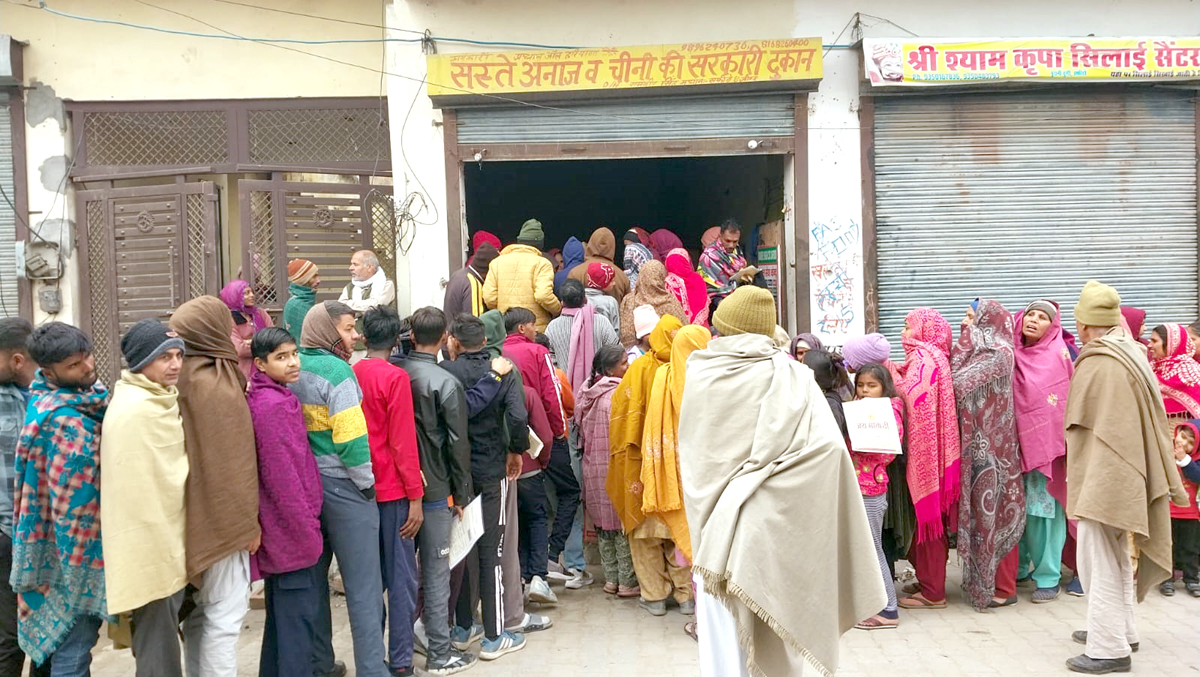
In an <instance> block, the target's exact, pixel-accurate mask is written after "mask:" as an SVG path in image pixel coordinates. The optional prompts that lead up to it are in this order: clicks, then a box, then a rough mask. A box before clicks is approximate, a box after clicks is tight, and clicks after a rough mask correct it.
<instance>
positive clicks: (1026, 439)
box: [1013, 301, 1075, 479]
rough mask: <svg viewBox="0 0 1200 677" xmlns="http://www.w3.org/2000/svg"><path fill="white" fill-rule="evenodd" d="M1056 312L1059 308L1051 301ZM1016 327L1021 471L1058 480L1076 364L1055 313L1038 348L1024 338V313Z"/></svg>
mask: <svg viewBox="0 0 1200 677" xmlns="http://www.w3.org/2000/svg"><path fill="white" fill-rule="evenodd" d="M1050 303H1052V304H1053V305H1054V307H1055V308H1058V307H1059V306H1058V304H1057V303H1054V302H1053V301H1050ZM1028 312H1029V310H1028V309H1027V310H1025V312H1023V313H1021V314H1020V315H1018V316H1017V320H1016V323H1015V324H1014V329H1015V339H1014V342H1013V343H1014V347H1015V348H1016V359H1017V362H1016V369H1015V370H1014V371H1013V404H1014V405H1015V408H1016V413H1017V440H1018V441H1019V442H1020V443H1021V470H1022V472H1026V473H1027V472H1030V471H1032V470H1037V471H1038V472H1040V473H1042V474H1043V475H1045V476H1046V478H1047V479H1053V478H1054V471H1053V469H1052V468H1053V462H1054V460H1055V459H1057V458H1060V457H1062V456H1064V455H1066V453H1067V440H1066V437H1065V434H1064V432H1063V417H1064V416H1065V415H1066V413H1067V392H1068V391H1069V390H1070V388H1071V376H1072V375H1073V374H1074V373H1075V365H1074V364H1073V363H1072V362H1071V352H1070V350H1069V349H1068V348H1067V342H1066V340H1065V339H1064V338H1063V331H1062V318H1061V316H1060V314H1055V316H1054V318H1053V319H1052V320H1051V321H1050V326H1049V327H1048V328H1047V329H1046V333H1045V334H1043V335H1042V338H1040V339H1038V341H1037V343H1027V342H1026V341H1025V337H1024V336H1023V335H1022V327H1024V325H1025V314H1026V313H1028Z"/></svg>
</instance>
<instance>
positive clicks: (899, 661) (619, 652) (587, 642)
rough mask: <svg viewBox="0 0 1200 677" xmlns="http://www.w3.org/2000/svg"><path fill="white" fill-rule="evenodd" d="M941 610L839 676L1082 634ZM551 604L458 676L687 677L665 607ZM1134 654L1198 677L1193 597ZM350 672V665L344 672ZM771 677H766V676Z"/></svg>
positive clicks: (1050, 615) (1034, 621) (1062, 645)
mask: <svg viewBox="0 0 1200 677" xmlns="http://www.w3.org/2000/svg"><path fill="white" fill-rule="evenodd" d="M950 578H951V581H950V585H949V586H948V587H950V588H953V589H954V592H952V593H951V598H950V606H949V608H947V609H943V610H937V611H920V612H908V611H901V625H900V627H899V628H898V629H896V630H876V631H873V632H864V631H860V630H851V631H850V633H848V634H847V635H846V636H845V637H844V638H843V639H842V665H841V670H840V671H839V672H838V674H839V675H842V676H845V677H867V676H868V675H870V677H878V676H880V675H887V676H889V677H929V676H937V677H942V676H945V677H951V676H953V677H959V676H968V675H1005V676H1011V675H1022V677H1026V676H1030V675H1059V676H1063V675H1066V674H1069V673H1068V672H1067V670H1066V668H1065V667H1064V666H1063V661H1064V660H1066V659H1067V658H1069V657H1071V656H1073V655H1076V654H1078V653H1080V652H1081V649H1082V647H1081V646H1080V645H1078V644H1074V643H1073V642H1071V639H1070V634H1071V631H1072V630H1078V629H1082V628H1083V627H1084V622H1083V621H1084V616H1085V613H1086V603H1085V600H1083V599H1077V598H1072V597H1067V596H1065V595H1064V596H1062V597H1060V598H1059V600H1058V601H1056V602H1053V603H1051V604H1044V605H1036V606H1035V605H1034V604H1033V603H1032V602H1030V601H1029V591H1022V592H1021V602H1020V603H1019V604H1018V605H1017V606H1015V607H1010V608H1006V609H999V610H996V611H992V612H989V613H976V612H974V611H972V610H971V609H970V607H969V606H966V605H965V604H963V603H962V601H961V597H960V596H959V595H958V594H957V585H958V583H959V581H960V580H961V577H960V574H959V571H958V568H957V567H956V566H955V565H954V564H953V563H952V564H951V567H950ZM557 592H558V595H559V599H560V603H559V605H558V606H557V607H556V608H550V609H549V611H548V612H549V613H550V614H552V617H553V619H554V622H555V627H554V628H552V629H551V630H549V631H547V632H542V633H537V634H533V635H530V636H529V643H528V645H527V646H526V648H525V650H523V651H521V652H519V653H516V654H512V655H510V656H506V657H504V658H502V659H500V660H499V661H496V662H494V663H489V664H481V665H479V666H478V667H476V668H474V669H472V670H471V671H470V672H469V673H467V674H473V675H496V676H509V675H514V676H515V675H521V676H525V675H545V676H554V677H574V676H575V675H588V676H589V677H591V676H596V677H607V676H609V675H611V676H613V677H616V676H618V675H620V676H621V677H694V676H695V675H698V674H699V669H698V667H697V658H696V650H695V644H694V643H693V642H692V640H691V639H689V638H688V637H687V636H685V635H684V634H683V623H684V620H685V619H684V617H683V616H680V615H679V614H678V613H677V612H675V611H671V612H670V613H669V614H668V615H667V616H665V617H663V618H653V617H651V616H649V615H647V614H646V613H645V612H643V611H641V610H640V609H638V608H637V604H636V602H634V601H628V600H617V599H615V598H613V597H610V596H608V595H605V594H603V593H602V592H600V590H599V588H598V587H595V586H594V587H592V588H589V589H585V590H579V591H570V590H563V589H562V588H557ZM341 602H342V600H341V598H337V599H335V604H334V628H335V633H336V634H335V636H334V645H335V646H336V647H337V650H338V652H339V656H341V657H343V658H344V659H347V662H348V663H351V665H352V660H350V659H352V655H351V651H350V629H349V626H348V625H347V623H346V615H345V605H344V604H342V603H341ZM1137 619H1138V629H1139V631H1140V633H1141V650H1140V652H1139V653H1137V654H1136V655H1135V656H1134V662H1133V674H1141V675H1170V676H1172V677H1176V676H1182V675H1196V674H1200V599H1193V598H1191V597H1189V596H1187V595H1186V594H1184V593H1180V594H1177V595H1176V596H1175V597H1174V598H1172V599H1166V598H1163V597H1161V596H1159V595H1158V594H1157V592H1153V593H1151V595H1150V596H1149V597H1148V598H1147V600H1146V602H1145V603H1144V604H1142V605H1141V606H1140V607H1139V608H1138V612H1137ZM262 622H263V612H261V611H252V612H251V613H250V616H249V618H248V621H247V628H246V630H245V631H244V632H243V633H242V639H241V644H240V647H241V658H240V661H241V666H242V669H241V672H240V674H241V675H246V676H250V675H257V674H258V672H257V668H256V666H257V658H258V648H259V642H260V641H261V633H262ZM92 674H93V675H94V676H95V677H117V676H121V677H124V676H126V675H132V674H133V659H132V657H131V656H130V655H129V652H128V651H113V650H112V649H111V647H110V646H108V644H107V642H103V643H102V645H101V646H99V647H97V649H96V651H95V662H94V663H93V668H92ZM350 674H351V675H353V669H351V673H350ZM772 677H774V676H772Z"/></svg>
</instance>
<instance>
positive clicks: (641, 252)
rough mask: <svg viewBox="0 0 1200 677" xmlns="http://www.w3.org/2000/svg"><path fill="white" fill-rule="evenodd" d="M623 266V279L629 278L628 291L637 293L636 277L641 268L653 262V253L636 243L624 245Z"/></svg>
mask: <svg viewBox="0 0 1200 677" xmlns="http://www.w3.org/2000/svg"><path fill="white" fill-rule="evenodd" d="M621 256H622V259H621V260H622V261H623V262H624V264H625V277H627V278H629V289H630V290H631V291H637V283H638V276H639V274H640V273H641V270H642V266H644V265H646V264H647V263H650V262H651V261H653V260H654V252H651V251H650V248H649V247H647V246H646V245H644V244H638V243H636V242H626V243H625V253H623V254H622V255H621Z"/></svg>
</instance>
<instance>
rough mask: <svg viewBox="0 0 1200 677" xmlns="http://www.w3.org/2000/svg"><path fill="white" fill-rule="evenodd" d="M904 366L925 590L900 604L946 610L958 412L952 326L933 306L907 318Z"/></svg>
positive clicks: (916, 552)
mask: <svg viewBox="0 0 1200 677" xmlns="http://www.w3.org/2000/svg"><path fill="white" fill-rule="evenodd" d="M902 337H903V342H904V354H905V359H904V367H903V369H902V374H901V382H900V396H901V397H902V398H903V399H904V402H905V406H906V407H907V412H906V416H905V427H906V428H907V434H908V470H907V474H908V488H909V492H910V493H911V495H912V500H913V508H914V510H915V512H916V514H917V533H916V536H915V537H914V538H913V544H912V547H911V548H910V550H909V555H908V558H909V560H910V561H911V562H912V564H913V568H914V569H916V572H917V582H918V584H919V587H920V590H919V591H917V592H916V593H915V594H913V595H911V596H909V597H905V598H903V599H901V600H900V606H901V607H902V608H905V609H941V608H945V606H946V560H947V558H948V556H949V552H950V551H949V544H948V542H947V538H946V524H945V522H946V521H947V520H948V521H950V523H951V524H950V528H951V529H955V528H957V524H955V523H956V522H957V517H958V515H957V511H956V509H955V508H956V506H957V502H958V493H959V487H960V482H961V477H960V462H959V456H960V453H961V442H960V440H959V433H958V411H957V408H956V405H955V401H954V384H953V381H952V379H951V375H950V338H951V332H950V323H948V322H946V318H944V317H942V315H941V314H940V313H938V312H937V311H936V310H934V309H933V308H917V309H916V310H914V311H912V312H911V313H909V314H908V317H907V318H906V319H905V320H904V333H903V334H902Z"/></svg>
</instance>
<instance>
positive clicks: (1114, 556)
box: [1075, 519, 1138, 659]
mask: <svg viewBox="0 0 1200 677" xmlns="http://www.w3.org/2000/svg"><path fill="white" fill-rule="evenodd" d="M1075 538H1076V542H1077V549H1076V556H1077V559H1078V560H1079V562H1078V563H1079V580H1080V582H1081V583H1083V589H1084V591H1085V592H1086V593H1087V630H1088V641H1087V649H1086V653H1087V655H1088V657H1089V658H1097V659H1105V658H1125V657H1126V656H1128V655H1129V654H1130V648H1129V645H1130V644H1131V643H1133V642H1136V641H1138V635H1137V628H1135V627H1134V622H1133V605H1134V600H1135V599H1136V596H1135V588H1134V583H1133V563H1132V562H1131V561H1130V559H1129V549H1128V540H1127V536H1126V533H1125V532H1124V531H1122V530H1120V529H1116V528H1114V527H1110V526H1108V525H1107V524H1101V523H1100V522H1094V521H1092V520H1087V519H1081V520H1079V527H1078V530H1077V532H1076V536H1075Z"/></svg>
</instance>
